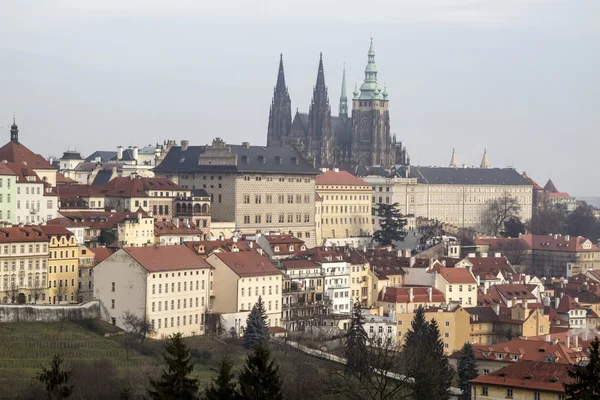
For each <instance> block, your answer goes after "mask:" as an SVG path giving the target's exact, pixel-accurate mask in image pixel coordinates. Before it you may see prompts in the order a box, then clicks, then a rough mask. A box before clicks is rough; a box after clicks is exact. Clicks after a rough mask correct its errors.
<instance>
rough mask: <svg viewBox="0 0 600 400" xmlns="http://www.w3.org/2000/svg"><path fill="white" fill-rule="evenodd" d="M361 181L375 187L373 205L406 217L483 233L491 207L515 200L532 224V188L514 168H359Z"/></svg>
mask: <svg viewBox="0 0 600 400" xmlns="http://www.w3.org/2000/svg"><path fill="white" fill-rule="evenodd" d="M357 176H359V177H360V178H361V179H363V180H364V181H365V182H367V183H369V184H370V185H371V186H372V187H373V193H372V203H373V204H377V203H384V204H393V203H398V205H399V209H400V212H401V213H402V214H404V215H414V216H415V217H422V218H426V219H430V220H438V221H440V222H444V223H447V224H451V225H454V226H458V227H475V228H481V227H482V224H483V222H484V221H485V217H486V215H487V211H488V207H489V202H490V201H492V200H494V199H498V198H500V197H502V196H504V195H510V196H512V197H515V198H516V199H517V200H518V202H519V204H520V206H521V214H520V215H519V217H520V219H521V220H523V221H527V220H529V219H531V212H532V201H533V200H532V198H533V185H532V184H531V182H530V181H529V180H528V179H526V178H525V177H523V176H522V175H521V174H519V173H518V172H517V171H516V170H514V169H513V168H489V167H481V168H466V167H465V168H451V167H424V166H412V165H406V166H400V167H399V168H394V167H393V168H391V169H384V168H380V167H373V168H370V169H368V168H364V167H359V168H358V170H357Z"/></svg>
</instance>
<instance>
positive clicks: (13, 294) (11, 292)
mask: <svg viewBox="0 0 600 400" xmlns="http://www.w3.org/2000/svg"><path fill="white" fill-rule="evenodd" d="M20 291H21V287H20V286H19V284H18V283H17V281H16V280H14V281H11V282H10V286H9V287H8V290H7V291H6V295H7V296H8V298H9V299H10V302H11V303H13V304H14V303H16V302H17V298H18V297H19V292H20Z"/></svg>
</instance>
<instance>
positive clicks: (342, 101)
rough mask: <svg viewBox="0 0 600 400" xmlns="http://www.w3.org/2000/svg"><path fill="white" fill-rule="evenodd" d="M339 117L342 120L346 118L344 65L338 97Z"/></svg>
mask: <svg viewBox="0 0 600 400" xmlns="http://www.w3.org/2000/svg"><path fill="white" fill-rule="evenodd" d="M339 116H340V117H342V118H348V96H347V95H346V64H344V72H342V93H341V95H340V112H339Z"/></svg>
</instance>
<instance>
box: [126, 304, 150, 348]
mask: <svg viewBox="0 0 600 400" xmlns="http://www.w3.org/2000/svg"><path fill="white" fill-rule="evenodd" d="M123 326H124V327H125V331H127V332H130V333H131V334H133V337H134V338H135V339H137V340H139V342H140V343H144V340H145V339H146V336H152V335H154V333H155V332H156V330H155V329H154V327H153V326H152V323H151V322H150V320H149V319H148V317H146V316H145V315H144V316H143V317H138V316H137V315H135V314H133V313H132V312H130V311H125V312H124V313H123Z"/></svg>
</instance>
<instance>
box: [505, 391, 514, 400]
mask: <svg viewBox="0 0 600 400" xmlns="http://www.w3.org/2000/svg"><path fill="white" fill-rule="evenodd" d="M506 397H508V398H509V399H512V397H513V394H512V389H506Z"/></svg>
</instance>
